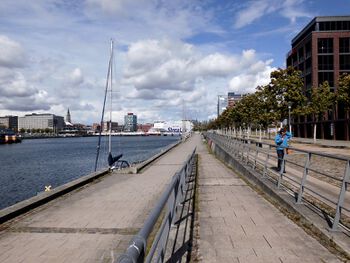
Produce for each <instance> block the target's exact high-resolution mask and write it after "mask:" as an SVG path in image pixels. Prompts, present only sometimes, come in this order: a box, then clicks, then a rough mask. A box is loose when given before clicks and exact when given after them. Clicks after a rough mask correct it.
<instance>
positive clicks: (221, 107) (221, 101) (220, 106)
mask: <svg viewBox="0 0 350 263" xmlns="http://www.w3.org/2000/svg"><path fill="white" fill-rule="evenodd" d="M226 109H227V96H226V95H218V103H217V115H218V116H217V117H219V116H220V114H221V113H223V112H224V111H225V110H226Z"/></svg>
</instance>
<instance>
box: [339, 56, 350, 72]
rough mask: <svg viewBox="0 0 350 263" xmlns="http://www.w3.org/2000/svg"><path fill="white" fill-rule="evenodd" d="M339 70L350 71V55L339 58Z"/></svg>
mask: <svg viewBox="0 0 350 263" xmlns="http://www.w3.org/2000/svg"><path fill="white" fill-rule="evenodd" d="M339 68H340V70H350V55H340V56H339Z"/></svg>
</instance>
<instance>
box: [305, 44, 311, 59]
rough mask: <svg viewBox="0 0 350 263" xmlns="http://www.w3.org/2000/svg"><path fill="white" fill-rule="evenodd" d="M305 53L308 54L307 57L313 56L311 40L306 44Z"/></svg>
mask: <svg viewBox="0 0 350 263" xmlns="http://www.w3.org/2000/svg"><path fill="white" fill-rule="evenodd" d="M305 54H306V58H309V57H311V41H309V42H307V43H306V44H305Z"/></svg>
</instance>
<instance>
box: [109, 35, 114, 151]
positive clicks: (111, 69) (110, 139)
mask: <svg viewBox="0 0 350 263" xmlns="http://www.w3.org/2000/svg"><path fill="white" fill-rule="evenodd" d="M111 62H112V63H111V64H110V69H109V70H110V74H109V76H110V111H109V138H108V152H109V153H111V152H112V95H113V94H112V84H113V62H114V60H113V40H112V39H111Z"/></svg>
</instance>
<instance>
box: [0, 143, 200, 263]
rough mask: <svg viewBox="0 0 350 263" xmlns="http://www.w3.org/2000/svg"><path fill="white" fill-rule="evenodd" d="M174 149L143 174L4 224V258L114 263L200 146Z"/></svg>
mask: <svg viewBox="0 0 350 263" xmlns="http://www.w3.org/2000/svg"><path fill="white" fill-rule="evenodd" d="M198 141H199V139H198V138H197V137H193V138H190V139H189V140H187V141H186V142H185V143H183V144H180V145H179V146H177V147H175V148H174V149H172V150H171V151H170V152H168V153H167V154H166V155H164V156H162V157H161V158H160V159H158V160H157V161H155V162H154V163H153V164H152V165H151V166H150V167H148V168H147V169H146V170H145V171H144V172H142V173H141V174H112V175H109V176H106V177H104V178H102V179H100V180H99V181H97V182H93V183H91V184H88V185H87V186H85V187H83V188H80V189H78V190H76V191H73V192H72V193H70V194H67V195H64V196H62V197H60V198H58V199H56V200H54V201H52V202H49V203H48V204H46V205H44V206H42V207H39V208H37V209H34V210H33V211H31V212H29V213H27V214H25V215H23V216H20V217H18V218H16V219H14V220H12V221H10V222H8V223H6V224H3V225H0V262H2V263H5V262H6V263H7V262H9V263H13V262H16V263H17V262H25V263H27V262H69V263H72V262H112V261H113V259H115V258H117V257H118V256H119V255H120V254H121V253H123V252H124V251H125V249H126V248H127V246H128V243H129V241H130V240H131V238H132V236H133V235H134V234H136V233H137V231H138V230H139V229H140V228H141V226H142V225H143V222H144V221H145V219H146V217H147V214H148V213H149V212H150V211H151V209H152V208H153V206H154V204H155V203H156V201H157V200H158V198H159V196H160V195H161V193H162V192H163V191H164V189H165V187H166V185H167V184H168V183H169V182H170V180H171V177H172V176H173V175H174V174H175V172H176V171H177V170H178V169H179V168H180V167H181V166H182V165H183V163H184V161H185V159H186V158H187V156H188V155H189V154H190V153H191V152H192V151H193V149H194V147H195V146H196V145H197V144H198Z"/></svg>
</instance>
